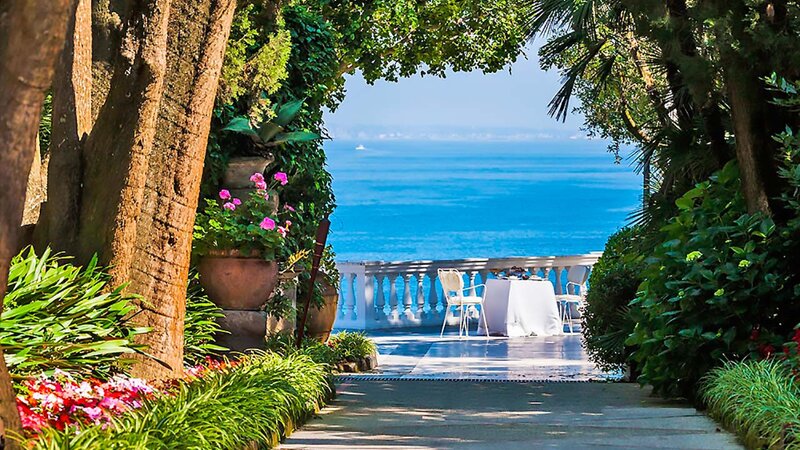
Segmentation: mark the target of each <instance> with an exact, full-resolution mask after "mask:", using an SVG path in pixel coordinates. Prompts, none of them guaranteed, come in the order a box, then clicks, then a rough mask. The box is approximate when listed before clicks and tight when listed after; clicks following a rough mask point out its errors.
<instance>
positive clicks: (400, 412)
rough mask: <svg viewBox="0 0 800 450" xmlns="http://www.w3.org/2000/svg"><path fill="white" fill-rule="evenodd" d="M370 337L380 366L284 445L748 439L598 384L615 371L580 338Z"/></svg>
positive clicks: (673, 406) (682, 410)
mask: <svg viewBox="0 0 800 450" xmlns="http://www.w3.org/2000/svg"><path fill="white" fill-rule="evenodd" d="M373 337H374V339H375V340H376V341H377V342H378V345H379V350H380V352H381V355H380V356H379V361H380V364H381V367H380V369H379V370H377V371H375V372H374V373H370V374H363V375H354V376H348V377H343V378H341V379H340V382H339V384H338V386H337V392H338V395H337V398H336V400H334V402H333V403H332V404H331V405H330V406H329V407H327V408H325V409H324V410H323V411H322V412H321V414H320V416H319V417H318V418H315V419H312V420H311V421H310V422H309V423H308V424H306V425H305V426H304V427H303V428H302V429H301V430H299V431H298V432H296V433H295V434H293V435H292V436H291V437H290V438H289V439H288V440H287V441H286V442H285V443H284V444H283V445H282V446H281V448H282V449H284V450H300V449H322V450H334V449H335V450H344V449H367V450H385V449H392V450H395V449H396V450H399V449H409V450H433V449H499V450H506V449H508V450H515V449H539V448H563V449H571V450H572V449H594V448H604V449H605V448H610V449H613V448H619V449H645V448H654V449H655V448H659V449H739V448H742V447H740V446H739V445H738V444H737V443H736V441H735V439H734V437H733V436H732V435H730V434H728V433H726V432H724V431H721V430H720V429H719V427H718V426H717V425H716V424H715V423H714V422H713V421H712V420H711V419H709V418H708V417H706V416H705V415H703V414H702V413H700V412H698V411H696V410H695V409H694V408H692V407H690V406H687V405H685V404H681V403H673V402H667V401H664V400H661V399H658V398H655V397H652V396H650V395H649V392H648V391H647V390H645V389H640V388H639V386H638V385H636V384H631V383H616V382H608V381H597V380H607V379H608V378H614V377H618V376H619V374H607V373H603V372H602V371H600V370H598V369H597V368H595V367H594V366H593V365H592V364H591V363H589V362H588V361H587V360H586V355H585V352H584V351H583V350H582V349H581V346H580V337H579V336H577V335H573V336H556V337H547V338H545V337H530V338H513V339H507V338H488V339H487V338H485V337H473V336H471V337H470V338H468V339H458V337H457V336H452V335H446V336H445V337H444V338H441V339H440V338H439V336H438V333H435V334H434V333H433V332H427V333H426V332H390V333H382V334H376V335H375V336H373ZM590 380H595V381H594V382H578V381H590ZM559 381H560V382H559Z"/></svg>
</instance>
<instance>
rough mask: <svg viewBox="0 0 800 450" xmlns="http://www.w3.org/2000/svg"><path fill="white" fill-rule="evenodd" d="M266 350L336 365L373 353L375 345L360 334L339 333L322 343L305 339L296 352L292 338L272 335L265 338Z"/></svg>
mask: <svg viewBox="0 0 800 450" xmlns="http://www.w3.org/2000/svg"><path fill="white" fill-rule="evenodd" d="M266 342H267V343H266V348H267V350H268V351H271V352H275V353H278V354H280V355H284V356H286V355H292V354H295V353H301V354H304V355H307V356H309V357H310V358H311V359H312V360H314V361H315V362H318V363H321V364H328V365H336V364H339V363H342V362H347V361H351V362H352V361H357V360H359V359H363V358H366V357H367V356H369V355H371V354H373V353H375V352H376V351H377V347H376V346H375V343H374V342H373V341H372V340H371V339H370V338H368V337H367V335H366V334H364V333H362V332H350V331H340V332H339V333H336V334H334V335H332V336H331V337H330V339H328V342H326V343H322V342H319V341H317V340H316V339H311V338H306V339H305V340H303V345H302V346H301V348H300V349H299V350H298V349H297V348H296V346H295V340H294V338H293V337H292V336H289V335H286V334H274V335H271V336H268V337H267V341H266Z"/></svg>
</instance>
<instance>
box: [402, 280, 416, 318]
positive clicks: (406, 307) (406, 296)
mask: <svg viewBox="0 0 800 450" xmlns="http://www.w3.org/2000/svg"><path fill="white" fill-rule="evenodd" d="M403 317H404V318H405V320H408V321H413V320H414V312H413V311H412V310H411V274H410V273H404V274H403Z"/></svg>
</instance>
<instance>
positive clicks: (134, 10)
mask: <svg viewBox="0 0 800 450" xmlns="http://www.w3.org/2000/svg"><path fill="white" fill-rule="evenodd" d="M130 8H131V9H130V14H129V16H128V19H127V21H126V24H125V27H124V32H123V37H122V41H121V47H120V49H119V53H118V54H117V57H116V58H115V60H114V63H113V75H112V77H111V81H110V84H109V85H110V88H109V90H108V95H107V96H106V97H105V102H104V104H103V105H102V106H101V107H100V108H99V110H98V114H97V120H96V122H95V123H94V126H93V128H92V131H91V134H90V135H89V137H88V138H87V140H86V144H85V147H84V150H83V164H84V167H83V190H82V193H81V208H80V216H79V221H78V224H79V225H78V235H77V252H76V256H77V257H78V261H82V262H85V261H88V260H89V259H90V258H91V256H92V255H93V254H94V253H97V254H98V255H99V257H100V261H101V262H102V263H103V264H105V265H108V266H110V267H109V269H108V270H109V275H110V276H111V282H110V284H111V285H112V286H118V285H121V284H124V283H127V282H128V281H129V279H130V273H129V271H130V267H131V263H132V258H133V253H134V252H133V248H134V244H135V242H136V226H137V223H138V220H137V219H138V216H139V213H140V211H141V203H142V199H143V197H144V189H145V178H146V176H147V164H148V159H149V158H150V155H151V152H152V147H153V141H154V137H155V130H156V128H155V127H156V119H157V118H158V110H159V105H160V102H161V94H162V86H163V82H164V72H165V68H166V46H167V21H168V17H169V0H138V1H136V2H134V3H133V4H132V5H131V7H130ZM93 81H94V80H93ZM99 98H100V97H99Z"/></svg>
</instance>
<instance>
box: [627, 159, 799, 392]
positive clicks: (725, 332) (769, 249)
mask: <svg viewBox="0 0 800 450" xmlns="http://www.w3.org/2000/svg"><path fill="white" fill-rule="evenodd" d="M793 154H794V153H793ZM790 159H791V158H790ZM782 173H783V176H784V177H785V178H786V179H787V181H788V182H789V184H791V185H792V186H793V187H794V189H797V188H799V187H800V169H798V167H797V166H794V165H790V166H787V167H786V168H785V169H784V171H782ZM676 204H677V206H678V208H679V213H678V215H677V216H676V217H675V218H673V219H672V220H671V221H670V222H669V224H667V225H666V226H665V227H664V228H663V229H662V234H663V242H664V243H663V244H662V245H660V246H658V247H656V248H655V249H653V251H652V255H651V257H649V258H647V263H648V266H647V268H646V269H645V271H644V274H643V275H644V279H645V281H644V282H643V283H642V285H641V291H640V293H639V296H638V298H637V299H636V300H635V301H634V302H633V303H632V307H633V308H632V311H631V312H632V314H633V316H634V318H635V320H636V321H637V325H636V328H635V330H634V333H633V335H632V336H631V337H630V338H629V339H628V341H627V343H628V344H630V345H634V346H636V348H635V350H634V353H633V355H632V357H633V359H634V360H635V361H636V362H637V363H638V364H639V368H640V369H641V371H642V374H641V376H640V377H639V380H640V382H642V383H649V384H652V385H653V386H654V388H655V389H656V392H659V393H661V394H663V395H685V396H689V397H693V396H694V394H695V393H696V383H697V381H698V380H699V379H700V378H701V377H702V376H703V375H704V374H706V373H707V372H708V371H709V370H711V369H712V368H713V367H715V366H717V365H719V364H720V363H721V362H722V361H724V360H726V359H730V360H741V359H743V358H745V357H748V356H758V352H757V351H756V350H757V349H758V347H757V345H758V342H757V340H759V339H772V338H775V337H779V340H778V342H781V343H782V342H784V341H785V338H786V336H788V335H789V333H790V331H791V329H792V327H793V326H794V325H795V323H796V318H797V317H800V303H799V302H797V300H796V296H797V293H798V273H800V271H799V270H798V267H797V265H798V262H799V261H798V258H797V256H796V254H797V253H796V252H797V251H798V249H800V245H798V236H800V232H798V230H800V227H799V226H798V220H797V217H800V208H798V204H797V202H796V201H794V200H789V199H787V200H786V207H787V210H788V211H789V212H790V213H791V215H792V217H794V219H792V220H789V221H788V222H784V224H783V225H776V224H775V223H774V222H773V221H772V220H771V219H770V218H768V217H765V216H763V215H761V214H747V213H745V207H744V202H743V200H742V196H741V194H740V189H739V173H738V170H737V167H736V166H735V165H734V164H733V163H730V164H728V165H727V166H726V167H725V168H724V169H723V170H721V171H720V172H718V173H717V174H716V175H715V176H713V177H712V178H711V179H710V180H709V181H706V182H704V183H701V184H699V185H697V187H696V188H694V189H692V190H691V191H689V192H688V193H686V194H685V195H684V196H683V197H681V198H680V199H678V200H677V202H676ZM771 337H772V338H771Z"/></svg>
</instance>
